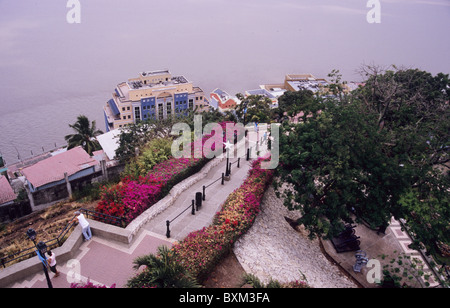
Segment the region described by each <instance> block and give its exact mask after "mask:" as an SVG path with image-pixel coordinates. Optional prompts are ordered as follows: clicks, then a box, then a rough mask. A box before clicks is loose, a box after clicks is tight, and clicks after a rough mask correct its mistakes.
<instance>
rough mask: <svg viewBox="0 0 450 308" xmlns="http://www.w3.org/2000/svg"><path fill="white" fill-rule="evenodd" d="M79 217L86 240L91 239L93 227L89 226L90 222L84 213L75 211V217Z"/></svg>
mask: <svg viewBox="0 0 450 308" xmlns="http://www.w3.org/2000/svg"><path fill="white" fill-rule="evenodd" d="M74 219H78V223H79V224H80V226H81V228H82V232H83V235H84V238H85V239H86V241H89V240H90V239H91V238H92V232H91V227H90V226H89V222H88V221H87V220H86V218H85V217H84V215H83V214H81V213H80V212H78V211H77V212H75V218H74Z"/></svg>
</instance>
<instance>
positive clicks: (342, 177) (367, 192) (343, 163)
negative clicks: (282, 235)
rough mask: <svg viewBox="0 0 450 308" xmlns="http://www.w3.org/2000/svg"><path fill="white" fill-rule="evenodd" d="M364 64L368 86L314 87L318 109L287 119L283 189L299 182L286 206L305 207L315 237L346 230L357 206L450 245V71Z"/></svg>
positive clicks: (421, 241) (377, 219)
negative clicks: (321, 93)
mask: <svg viewBox="0 0 450 308" xmlns="http://www.w3.org/2000/svg"><path fill="white" fill-rule="evenodd" d="M363 71H364V73H365V74H366V75H365V76H366V78H367V80H366V83H365V86H364V87H362V88H360V89H358V90H356V91H354V92H352V93H351V94H348V95H335V97H334V98H331V99H327V98H322V97H318V96H309V95H307V96H306V97H305V99H304V100H303V101H304V102H305V103H304V104H303V106H304V107H303V108H305V109H308V110H307V111H308V113H309V116H308V117H306V116H305V117H304V118H303V121H302V123H300V124H296V125H294V124H292V123H289V122H288V121H284V123H283V126H282V133H281V137H280V139H281V140H280V163H281V166H282V167H281V168H279V169H278V172H279V179H280V181H279V183H278V188H279V189H278V191H279V192H281V191H282V190H281V189H280V186H281V184H282V183H288V184H290V189H287V190H284V195H285V197H286V198H285V202H286V205H287V206H288V207H289V208H290V209H299V210H300V211H301V212H302V214H303V216H302V218H300V221H299V222H300V223H302V224H304V225H305V227H306V229H307V230H309V231H310V235H311V236H312V237H314V236H325V237H327V236H328V237H331V236H334V235H336V234H337V233H339V232H340V231H341V230H342V229H343V224H344V223H352V222H354V215H353V214H356V217H357V218H356V219H357V221H361V220H364V221H365V222H367V223H368V224H370V225H371V226H372V227H374V228H378V227H385V226H387V225H388V223H389V222H390V220H391V218H392V216H394V217H395V218H397V219H399V218H403V219H405V220H406V221H407V224H408V227H409V228H410V230H411V231H412V232H413V234H414V235H415V238H416V242H415V244H416V245H417V246H421V245H424V246H425V247H426V248H427V249H434V248H435V245H436V244H437V243H446V244H448V243H449V239H450V227H449V218H450V208H449V203H448V193H449V191H448V189H449V174H448V162H449V148H450V144H449V142H450V136H449V132H450V127H449V125H450V119H449V115H450V111H449V108H448V102H449V94H450V92H449V89H450V82H449V79H448V75H444V74H438V75H437V76H434V77H433V76H432V75H431V74H429V73H427V72H423V71H419V70H413V69H408V70H402V69H397V68H395V67H394V70H387V71H382V70H380V69H379V68H376V67H365V68H364V70H363ZM334 89H339V88H338V87H335V88H334ZM304 95H305V93H297V94H295V93H294V94H287V95H285V96H284V97H282V98H280V102H282V103H281V104H280V105H281V106H293V105H294V106H302V103H301V102H299V101H296V99H298V98H299V96H304ZM314 106H320V108H318V107H314ZM319 110H320V112H319ZM296 111H297V110H296Z"/></svg>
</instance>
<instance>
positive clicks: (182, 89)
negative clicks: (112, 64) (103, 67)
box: [104, 70, 209, 131]
mask: <svg viewBox="0 0 450 308" xmlns="http://www.w3.org/2000/svg"><path fill="white" fill-rule="evenodd" d="M196 108H197V109H196ZM191 110H197V111H198V112H202V111H208V110H209V102H208V100H207V98H206V97H205V94H204V93H203V90H202V89H201V88H199V87H195V86H194V85H193V83H192V82H190V81H188V80H187V79H186V78H185V77H184V76H172V74H171V73H170V72H169V71H168V70H160V71H148V72H142V73H140V74H139V76H138V77H137V78H132V79H129V80H128V81H127V82H122V83H120V84H119V85H117V87H116V89H115V91H114V93H113V94H112V98H111V99H110V100H109V101H108V102H107V104H106V106H105V107H104V115H105V122H106V131H110V130H113V129H117V128H121V127H124V126H125V125H127V124H132V123H137V122H139V121H145V120H148V119H155V120H160V119H167V118H168V117H171V116H177V115H187V114H188V113H189V111H191Z"/></svg>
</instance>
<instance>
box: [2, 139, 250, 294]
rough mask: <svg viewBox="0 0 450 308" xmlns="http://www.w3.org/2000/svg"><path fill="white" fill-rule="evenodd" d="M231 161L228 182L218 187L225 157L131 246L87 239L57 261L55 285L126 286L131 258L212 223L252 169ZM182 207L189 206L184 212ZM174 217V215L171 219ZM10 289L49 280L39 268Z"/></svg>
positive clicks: (36, 285)
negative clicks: (195, 205)
mask: <svg viewBox="0 0 450 308" xmlns="http://www.w3.org/2000/svg"><path fill="white" fill-rule="evenodd" d="M250 146H251V145H250ZM216 159H219V158H216ZM229 162H230V163H232V168H231V178H230V180H229V181H225V182H224V185H222V181H221V178H222V173H224V172H225V166H226V163H227V159H226V158H223V159H222V161H221V162H220V164H218V165H217V166H216V167H214V168H212V169H211V170H210V171H209V172H208V174H207V175H206V176H205V178H204V179H202V180H200V181H199V182H197V183H195V184H194V185H193V186H191V187H190V188H189V189H187V190H186V191H184V192H183V193H182V194H181V195H180V196H179V197H178V198H177V200H176V201H175V202H174V204H172V205H171V206H170V207H169V208H168V209H166V210H165V211H163V212H162V213H160V214H159V215H158V216H156V217H155V218H153V219H152V220H151V221H150V222H148V223H147V224H146V225H145V226H144V227H143V228H142V229H141V231H140V232H139V233H138V236H137V237H136V239H135V240H134V241H133V243H132V244H131V245H126V244H121V243H118V242H112V241H107V240H104V239H102V238H99V237H96V236H95V234H94V237H93V238H92V240H91V241H88V242H84V243H83V244H82V245H81V248H80V250H79V252H78V253H77V254H76V256H75V257H74V258H73V259H71V260H69V261H68V262H65V263H63V264H58V266H57V267H58V269H59V271H60V273H61V275H60V276H59V277H54V278H52V279H51V280H52V284H53V287H54V288H67V287H70V284H71V283H72V282H75V283H79V282H87V281H88V280H89V281H91V282H92V283H94V284H98V285H106V286H108V287H109V286H111V285H113V284H115V285H116V287H124V286H125V285H126V283H127V280H128V279H129V278H131V277H133V276H134V275H135V273H136V272H135V270H134V269H133V260H134V259H135V258H136V257H138V256H142V255H146V254H150V253H156V252H157V248H158V247H159V246H161V245H166V246H169V247H170V246H172V245H173V243H174V242H175V241H177V240H181V239H183V238H184V237H185V236H186V235H188V234H189V233H190V232H192V231H195V230H199V229H202V228H203V227H206V226H208V225H209V224H210V223H211V222H212V219H213V217H214V215H215V213H216V212H217V211H219V209H220V207H221V205H222V204H223V202H224V201H225V200H226V198H227V197H228V195H229V194H230V193H231V192H233V191H234V190H235V189H237V188H238V187H239V186H240V185H241V184H242V183H243V181H244V180H245V178H246V176H247V173H248V170H249V169H250V162H248V161H246V159H245V158H241V159H240V167H239V168H238V166H237V157H236V158H231V159H230V160H229ZM210 184H211V185H210ZM203 186H209V187H208V188H207V189H206V194H205V195H206V200H205V201H203V204H202V207H201V209H200V210H199V211H198V212H196V214H195V215H192V211H191V210H190V209H187V208H188V207H189V206H190V205H191V204H192V199H195V193H196V192H202V191H203ZM185 209H187V210H186V211H185V212H183V211H184V210H185ZM182 212H183V213H182ZM180 213H181V215H180ZM177 216H178V217H177ZM176 217H177V218H176ZM174 218H176V219H175V220H174ZM167 220H173V221H172V223H171V226H170V229H171V238H170V239H168V238H167V237H166V231H167V227H166V221H167ZM53 276H54V275H53V273H50V277H53ZM11 287H12V288H46V287H47V282H46V278H45V275H44V273H43V272H42V273H39V274H36V275H32V276H30V277H28V278H27V279H25V280H23V281H20V282H17V283H15V284H14V285H12V286H11Z"/></svg>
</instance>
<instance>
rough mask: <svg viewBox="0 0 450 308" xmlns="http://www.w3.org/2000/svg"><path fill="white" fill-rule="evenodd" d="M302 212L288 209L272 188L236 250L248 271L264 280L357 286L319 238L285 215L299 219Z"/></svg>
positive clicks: (341, 286)
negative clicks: (324, 250) (326, 253)
mask: <svg viewBox="0 0 450 308" xmlns="http://www.w3.org/2000/svg"><path fill="white" fill-rule="evenodd" d="M295 215H298V213H295V212H290V211H289V210H287V209H286V208H285V207H284V205H283V202H282V200H280V199H278V198H277V197H276V195H275V192H274V189H273V188H272V187H270V188H269V189H268V190H267V192H266V194H265V196H264V199H263V203H262V210H261V212H260V214H259V215H258V217H257V219H256V220H255V223H254V225H253V227H252V228H251V229H250V230H249V231H248V232H247V234H245V235H244V236H243V237H242V238H241V239H240V240H239V241H238V242H236V243H235V246H234V253H235V255H236V257H237V259H238V260H239V262H240V263H241V265H242V267H243V268H244V270H245V271H246V272H247V273H251V274H254V275H256V276H257V277H258V278H259V279H260V280H261V281H262V282H264V283H268V282H269V281H270V279H271V278H272V279H274V280H278V281H280V282H290V281H296V280H303V279H302V277H303V275H304V276H305V277H306V279H307V282H308V284H309V285H310V286H312V287H314V288H356V287H357V286H356V285H355V284H354V283H353V281H351V280H350V279H348V278H347V277H346V276H345V275H343V274H342V273H341V272H340V270H339V269H338V267H337V266H335V265H333V264H332V263H330V261H328V260H327V259H326V258H325V256H324V255H323V253H322V252H321V250H320V247H319V243H318V240H314V241H311V240H309V239H308V237H307V236H305V235H303V234H301V233H299V232H297V231H295V230H294V229H293V228H292V227H291V226H290V225H289V223H288V222H287V221H286V220H285V217H289V218H291V219H295V218H296V216H295Z"/></svg>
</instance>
